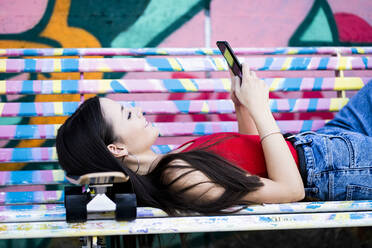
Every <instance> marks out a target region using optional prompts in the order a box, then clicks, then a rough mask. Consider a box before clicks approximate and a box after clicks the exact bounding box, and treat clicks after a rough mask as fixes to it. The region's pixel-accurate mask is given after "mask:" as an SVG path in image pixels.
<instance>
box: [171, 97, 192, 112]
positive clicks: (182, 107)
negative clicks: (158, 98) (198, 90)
mask: <svg viewBox="0 0 372 248" xmlns="http://www.w3.org/2000/svg"><path fill="white" fill-rule="evenodd" d="M190 103H191V101H190V100H180V101H174V104H176V106H177V109H178V110H179V111H180V112H181V113H184V114H188V113H189V109H190Z"/></svg>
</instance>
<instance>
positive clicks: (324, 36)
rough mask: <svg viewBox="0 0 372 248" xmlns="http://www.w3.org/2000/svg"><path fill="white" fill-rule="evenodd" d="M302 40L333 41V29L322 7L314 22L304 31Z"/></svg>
mask: <svg viewBox="0 0 372 248" xmlns="http://www.w3.org/2000/svg"><path fill="white" fill-rule="evenodd" d="M300 40H301V41H314V40H316V41H326V42H333V38H332V31H331V28H330V25H329V23H328V20H327V17H326V14H325V13H324V10H323V9H322V8H319V9H318V13H316V15H315V16H314V19H313V22H312V23H311V24H310V26H309V27H308V29H307V30H306V31H305V32H304V34H303V36H302V37H301V39H300Z"/></svg>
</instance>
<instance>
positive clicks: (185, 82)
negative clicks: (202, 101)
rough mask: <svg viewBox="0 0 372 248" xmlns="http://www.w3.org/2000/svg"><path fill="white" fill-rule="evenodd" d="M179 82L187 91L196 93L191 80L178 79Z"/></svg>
mask: <svg viewBox="0 0 372 248" xmlns="http://www.w3.org/2000/svg"><path fill="white" fill-rule="evenodd" d="M180 82H181V84H182V86H183V87H184V88H185V89H186V90H187V91H198V89H197V88H196V86H195V85H194V83H193V82H192V81H191V79H180Z"/></svg>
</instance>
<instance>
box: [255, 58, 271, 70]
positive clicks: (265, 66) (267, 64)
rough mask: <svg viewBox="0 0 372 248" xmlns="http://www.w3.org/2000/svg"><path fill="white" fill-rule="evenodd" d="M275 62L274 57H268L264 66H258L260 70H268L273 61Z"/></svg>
mask: <svg viewBox="0 0 372 248" xmlns="http://www.w3.org/2000/svg"><path fill="white" fill-rule="evenodd" d="M273 62H274V59H273V58H266V59H265V64H264V66H263V67H261V68H258V70H259V71H266V70H269V68H270V66H271V65H272V63H273Z"/></svg>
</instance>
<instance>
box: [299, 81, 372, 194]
mask: <svg viewBox="0 0 372 248" xmlns="http://www.w3.org/2000/svg"><path fill="white" fill-rule="evenodd" d="M294 146H295V148H296V149H298V147H300V148H301V150H302V152H303V155H302V156H300V164H301V167H302V168H301V172H302V173H301V174H302V176H303V178H304V181H305V182H304V183H305V192H306V196H307V197H308V198H310V199H318V200H372V82H369V83H368V84H366V85H365V86H364V87H363V88H362V89H361V90H360V91H359V92H358V93H357V94H356V95H355V96H353V97H352V98H351V100H350V101H349V102H348V104H347V105H345V106H344V107H343V108H342V109H341V110H340V112H339V113H338V114H337V115H336V116H335V118H334V119H333V120H331V121H330V122H328V123H327V124H326V125H325V126H324V127H322V128H320V129H319V130H318V131H316V132H304V133H300V134H298V135H296V136H295V141H294Z"/></svg>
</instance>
